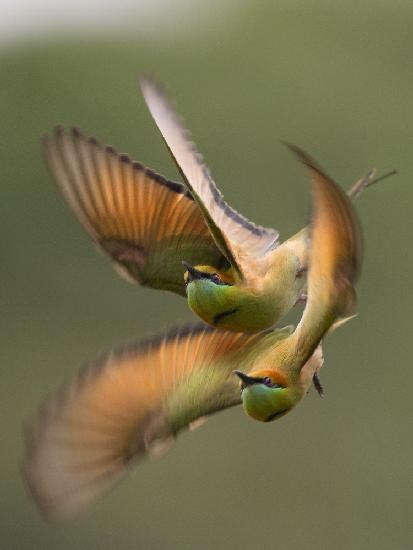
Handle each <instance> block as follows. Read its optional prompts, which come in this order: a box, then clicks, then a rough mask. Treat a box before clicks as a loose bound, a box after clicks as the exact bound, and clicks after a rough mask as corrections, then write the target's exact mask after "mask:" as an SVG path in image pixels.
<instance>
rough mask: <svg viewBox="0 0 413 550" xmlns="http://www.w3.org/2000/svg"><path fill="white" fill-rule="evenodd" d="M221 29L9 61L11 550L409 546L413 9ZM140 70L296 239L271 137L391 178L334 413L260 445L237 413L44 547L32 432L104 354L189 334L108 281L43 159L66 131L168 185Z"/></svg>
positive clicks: (5, 244) (372, 237) (300, 5)
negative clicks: (30, 452) (26, 436)
mask: <svg viewBox="0 0 413 550" xmlns="http://www.w3.org/2000/svg"><path fill="white" fill-rule="evenodd" d="M188 9H190V10H194V11H196V10H197V3H196V2H195V3H193V4H191V7H190V8H188ZM211 10H213V11H214V13H211V14H209V16H208V17H206V18H205V21H204V23H203V22H202V21H201V20H200V19H197V20H196V21H194V22H193V23H192V24H189V23H188V22H187V23H185V22H184V23H183V24H182V25H179V24H178V23H179V21H174V19H173V17H172V19H171V21H170V25H167V24H165V21H164V22H163V24H162V25H160V26H159V30H157V29H156V26H154V27H153V28H152V31H151V32H149V31H148V29H145V32H140V24H139V22H137V23H136V25H135V26H134V30H133V32H128V33H126V34H124V35H123V36H122V35H121V34H119V35H118V36H117V35H116V34H110V35H109V34H108V35H107V36H106V37H103V36H101V37H100V38H99V37H98V36H96V37H95V38H93V39H87V38H86V37H83V38H80V37H79V36H77V37H74V38H73V39H70V38H67V37H66V38H65V39H61V40H43V41H36V42H33V43H27V44H24V45H20V46H15V47H11V46H9V47H3V49H2V52H1V57H0V82H1V85H0V142H1V148H0V178H1V195H2V199H1V201H0V220H1V225H2V235H3V238H2V239H1V241H0V243H1V244H0V246H1V248H2V252H1V271H2V277H1V280H2V285H1V286H2V299H1V308H2V315H1V323H2V330H1V337H2V340H3V341H2V345H1V351H0V354H1V374H2V382H1V401H0V402H1V408H2V413H1V440H2V453H1V458H0V464H1V472H2V489H1V497H0V507H1V509H0V523H1V530H0V533H1V541H0V546H1V548H4V549H5V550H6V549H7V550H8V549H13V550H14V549H18V550H20V549H22V550H23V549H31V548H38V549H43V548H44V549H46V548H47V549H75V548H76V549H86V548H100V549H111V550H112V549H114V548H116V549H119V550H121V549H131V548H142V549H187V548H188V549H193V548H196V549H201V550H203V549H211V548H214V549H215V550H220V549H228V548H240V549H244V548H248V549H255V548H257V549H258V548H259V549H263V550H266V549H268V550H269V549H275V548H285V549H292V550H309V549H317V550H320V549H327V548H328V549H335V550H341V549H370V548H371V549H374V550H381V549H383V550H388V549H400V550H401V549H408V548H411V547H412V544H413V537H412V530H411V524H412V505H413V502H412V500H413V499H412V493H413V491H412V479H413V468H412V464H413V461H412V451H413V438H412V404H411V403H412V399H411V391H412V382H413V380H412V378H413V377H412V372H413V369H412V360H411V351H410V350H411V348H410V346H411V344H412V337H411V328H410V322H411V312H412V306H413V297H412V287H411V285H412V280H413V277H412V267H413V265H412V264H413V260H412V253H411V249H412V245H411V243H412V237H413V232H412V217H413V210H412V201H413V184H412V181H411V179H412V173H413V155H412V145H413V144H412V130H413V103H412V97H413V96H412V91H413V64H412V51H413V33H412V25H413V4H412V3H411V2H408V1H405V2H400V1H392V2H390V1H380V0H375V1H373V0H369V1H368V0H365V1H363V2H359V1H354V0H347V1H346V2H331V1H322V0H319V1H311V0H295V1H291V2H287V1H282V2H259V1H256V2H252V1H251V2H247V1H245V2H237V3H224V4H223V5H222V6H220V5H219V4H215V3H214V4H212V5H211ZM201 19H202V18H201ZM175 24H176V25H177V27H176V30H175V31H174V26H173V25H175ZM166 28H167V29H166ZM142 71H143V72H150V73H151V74H154V75H156V76H157V77H158V78H160V79H161V80H163V81H164V82H166V84H167V86H168V89H169V91H170V93H171V94H172V95H173V96H174V97H175V98H176V100H177V106H178V109H179V111H180V112H181V113H182V114H183V115H184V116H185V119H186V123H187V125H188V127H189V128H190V129H191V130H192V132H193V135H194V138H195V141H196V142H197V144H198V146H199V148H200V150H201V151H202V152H203V153H204V155H205V157H206V159H207V162H208V164H209V165H210V167H211V169H212V172H213V174H214V176H215V179H216V181H217V182H218V183H219V185H220V187H221V189H222V190H223V192H224V193H225V196H226V198H227V199H228V201H229V202H230V203H231V204H232V205H234V206H235V207H236V208H237V209H239V210H240V211H241V212H243V213H244V214H245V215H247V216H248V217H250V218H252V219H253V220H254V221H256V222H259V223H262V224H264V225H269V226H274V227H277V228H278V229H279V230H280V232H281V236H282V237H283V238H285V237H288V236H289V235H290V234H292V232H293V231H295V230H297V229H298V228H300V227H301V226H303V224H304V223H305V222H306V221H307V216H308V209H309V193H308V183H307V181H306V178H305V176H304V173H303V171H302V168H301V167H300V166H299V165H297V163H296V161H295V160H294V159H293V158H292V156H291V155H290V153H289V152H288V151H287V150H286V149H285V148H284V147H283V146H282V145H281V144H280V139H285V140H288V141H291V142H293V143H297V144H299V145H300V146H302V147H303V148H304V149H306V150H308V151H309V152H311V154H313V155H314V156H315V158H317V159H318V160H319V161H320V163H321V164H322V165H323V166H324V167H325V169H326V170H327V171H328V172H329V173H331V175H333V177H335V179H336V180H337V181H339V182H340V183H341V184H342V185H344V186H347V185H349V184H350V183H351V182H353V180H355V179H356V178H357V177H359V176H360V175H362V174H364V173H365V172H366V171H367V170H368V169H369V168H370V167H377V168H378V169H379V171H380V172H384V171H388V170H390V169H392V168H397V169H398V171H399V176H397V177H395V178H392V179H391V180H388V181H386V182H383V184H380V186H377V187H376V188H374V189H371V190H370V191H368V192H367V193H366V194H365V195H364V196H363V197H362V198H361V200H360V201H359V203H358V205H357V207H358V210H359V213H360V217H361V219H362V222H363V227H364V234H365V243H366V257H365V263H364V269H363V274H362V279H361V281H360V284H359V298H360V300H359V312H360V314H359V317H358V318H357V319H356V320H355V321H353V322H352V323H350V324H349V325H347V326H346V327H344V328H343V329H342V330H340V331H338V332H337V333H335V334H334V336H333V337H331V338H329V339H328V341H327V342H326V345H325V359H326V362H325V368H324V369H323V372H322V380H323V383H324V384H325V388H326V398H325V399H324V400H320V399H319V398H318V397H317V396H316V395H315V394H314V392H312V394H311V395H310V396H309V398H308V399H307V400H306V401H305V402H304V403H303V404H302V406H300V407H299V408H297V410H296V411H295V412H294V413H293V414H291V415H289V416H287V417H286V418H285V419H283V420H282V421H280V422H275V423H273V424H269V425H266V424H265V425H264V424H260V423H257V422H252V421H251V420H250V419H248V418H247V417H245V416H244V415H243V413H242V411H241V410H240V409H234V410H231V411H228V412H225V413H222V414H220V415H217V416H215V417H213V418H212V419H211V420H210V421H209V422H208V423H207V424H206V425H205V426H204V427H203V428H201V429H200V430H198V431H196V432H195V433H192V434H190V435H189V434H183V435H182V436H181V438H180V440H179V441H178V444H177V446H176V447H175V449H174V450H173V451H172V452H171V453H170V454H168V455H167V456H166V457H165V458H164V459H162V460H161V461H159V462H153V463H147V464H145V465H143V466H142V467H140V468H139V469H138V470H136V474H135V475H133V476H132V477H130V478H129V479H128V480H127V481H126V482H124V483H123V484H122V485H121V486H119V487H118V488H117V489H116V490H115V491H114V492H113V493H111V494H110V495H109V496H107V497H106V498H105V499H104V500H102V501H100V502H99V503H98V505H97V506H95V507H94V508H93V509H92V510H90V512H88V513H87V514H85V515H83V516H82V517H81V518H80V519H78V520H76V521H73V522H71V523H68V524H66V525H64V526H59V527H53V526H49V525H47V524H46V523H44V522H43V520H42V519H41V518H40V516H39V515H38V513H37V510H36V509H35V507H34V505H33V503H32V501H31V500H30V498H29V497H28V496H27V495H26V492H25V489H24V486H23V483H22V481H21V479H20V474H19V467H20V466H19V465H20V462H21V458H22V452H23V446H22V435H21V434H22V423H23V421H24V419H25V418H27V417H28V416H30V414H32V413H33V411H34V410H35V409H36V407H37V406H38V404H39V403H40V402H41V401H42V400H43V398H44V396H45V395H46V394H47V393H48V392H49V391H51V390H53V389H54V388H56V387H57V386H58V384H59V383H60V382H61V381H62V380H63V379H64V378H66V377H68V376H69V375H70V374H71V373H72V372H73V371H74V369H75V368H77V367H78V366H79V365H80V364H82V363H83V362H84V361H85V360H87V359H90V358H93V357H94V356H95V355H97V354H98V353H99V352H100V351H103V350H106V349H109V348H110V347H111V346H112V345H113V344H115V343H117V342H119V341H124V340H127V339H129V338H135V337H141V336H144V335H149V334H152V333H153V332H154V331H158V330H161V329H163V328H164V327H167V326H169V325H170V324H171V323H173V322H176V321H177V320H178V321H180V320H182V321H184V320H189V319H193V316H192V315H191V313H190V312H189V311H188V309H187V307H186V304H185V302H184V300H182V299H181V298H179V297H176V296H173V295H165V294H161V293H157V292H156V291H151V290H145V289H136V288H134V287H132V286H128V285H127V284H126V283H124V282H123V281H122V280H121V279H119V278H118V277H117V276H116V274H114V272H113V271H112V270H111V267H110V265H109V262H108V261H107V260H106V259H105V258H103V257H102V256H100V255H98V254H97V253H95V251H94V249H93V247H92V246H91V243H90V241H89V239H88V237H87V236H86V234H85V232H84V231H83V230H82V229H81V227H80V225H79V224H78V223H77V221H76V220H75V219H74V217H73V216H72V214H71V213H70V212H69V209H68V208H67V206H66V205H65V204H64V202H63V200H62V199H61V197H60V196H59V195H58V193H57V191H56V189H55V187H54V184H53V183H52V181H51V179H50V177H49V175H48V172H47V170H46V167H45V163H44V161H43V159H42V156H41V153H40V147H39V140H40V138H41V136H42V135H43V134H45V133H46V132H49V131H50V130H51V128H52V127H53V126H55V125H56V124H63V125H78V126H79V127H80V128H82V129H83V130H84V131H85V132H86V133H89V134H92V135H95V136H96V137H98V138H99V139H101V140H103V141H105V142H108V143H111V144H112V145H114V146H115V147H116V148H117V149H120V150H122V151H125V152H128V153H130V155H131V156H132V157H133V158H136V159H139V160H141V161H142V162H144V163H146V164H147V165H149V166H151V167H153V168H155V169H156V170H158V171H159V172H161V173H163V174H165V175H167V176H170V177H173V178H176V177H177V174H176V171H175V168H174V166H173V164H172V162H171V160H170V159H169V157H168V153H167V151H166V150H165V147H164V146H163V143H162V141H161V139H160V137H159V135H158V134H157V131H156V129H155V127H154V124H153V123H152V122H151V120H150V118H149V116H148V113H147V111H146V109H145V107H144V103H143V100H142V98H141V97H140V94H139V92H138V89H137V85H136V76H137V74H138V73H140V72H142Z"/></svg>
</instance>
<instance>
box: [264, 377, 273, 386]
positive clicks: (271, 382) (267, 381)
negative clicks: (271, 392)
mask: <svg viewBox="0 0 413 550" xmlns="http://www.w3.org/2000/svg"><path fill="white" fill-rule="evenodd" d="M263 383H264V384H265V385H266V386H268V387H269V388H272V387H273V386H274V383H273V381H272V380H271V378H270V377H269V376H267V377H265V378H264V380H263Z"/></svg>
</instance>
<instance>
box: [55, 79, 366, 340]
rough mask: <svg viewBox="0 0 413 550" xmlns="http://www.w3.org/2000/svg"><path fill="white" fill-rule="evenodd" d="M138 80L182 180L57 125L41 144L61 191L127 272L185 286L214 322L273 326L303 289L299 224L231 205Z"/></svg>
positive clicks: (160, 102)
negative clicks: (249, 214)
mask: <svg viewBox="0 0 413 550" xmlns="http://www.w3.org/2000/svg"><path fill="white" fill-rule="evenodd" d="M141 85H142V91H143V94H144V97H145V99H146V102H147V104H148V107H149V109H150V112H151V113H152V115H153V117H154V119H155V122H156V123H157V125H158V126H159V129H160V130H161V133H162V135H163V137H164V139H165V142H166V144H167V146H168V148H169V150H170V152H171V154H172V156H173V158H174V159H175V161H176V163H177V165H178V168H179V170H180V172H181V174H182V176H183V180H184V182H185V185H182V184H180V183H175V182H171V181H169V180H167V179H166V178H164V177H163V176H160V175H159V174H156V173H155V172H153V171H152V170H150V169H148V168H145V167H144V166H143V165H141V164H140V163H138V162H132V161H131V160H130V159H129V157H128V156H126V155H121V154H118V153H117V152H115V151H114V149H113V148H111V147H104V146H102V145H100V143H98V142H97V141H96V140H95V139H93V138H90V139H88V138H86V137H84V136H83V135H82V134H81V133H80V131H78V130H76V129H74V130H72V131H70V132H65V131H64V130H62V129H57V131H56V132H55V133H54V135H53V136H52V137H49V138H46V139H45V151H46V156H47V159H48V162H49V164H50V166H51V168H52V171H53V174H54V176H55V178H56V180H57V182H58V184H59V187H60V189H61V190H62V192H63V195H64V196H65V197H66V199H67V201H68V202H69V204H70V205H71V207H72V209H73V211H74V212H75V214H76V216H77V217H78V218H79V220H80V221H81V223H82V224H83V225H84V227H85V228H86V230H87V231H88V232H89V234H90V235H91V236H92V238H93V239H94V241H95V242H96V243H97V244H98V246H99V247H100V248H101V249H103V250H104V251H105V252H106V253H108V254H109V256H110V257H111V258H112V260H113V261H114V265H115V267H116V268H117V270H118V271H120V272H121V273H122V274H123V275H125V276H126V277H127V278H128V279H129V280H130V281H132V282H135V283H136V282H137V283H139V284H142V285H146V286H149V287H152V288H156V289H164V290H170V291H173V292H176V293H178V294H181V295H183V296H185V295H187V297H188V303H189V306H190V308H191V309H192V310H193V311H194V312H195V313H196V314H198V315H199V316H200V317H201V318H202V319H203V320H204V321H206V322H207V323H209V324H211V325H213V326H215V327H216V326H218V327H220V328H225V329H227V330H234V331H246V332H258V331H261V330H263V329H267V328H269V327H271V326H273V325H274V324H275V323H276V322H277V321H278V320H279V319H280V318H282V317H283V316H284V315H285V314H286V313H287V312H288V311H289V310H290V308H291V307H292V306H294V305H295V304H296V303H297V301H299V299H300V297H302V296H303V292H304V290H305V285H306V269H307V243H308V232H307V230H302V231H300V232H299V233H298V234H296V235H295V236H293V237H292V238H290V239H288V240H287V241H285V242H284V243H282V244H280V243H279V242H278V233H277V231H275V230H274V229H267V228H263V227H260V226H257V225H255V224H254V223H252V222H250V221H248V220H247V219H246V218H244V217H243V216H241V215H240V214H239V213H238V212H236V211H235V210H233V209H232V208H231V207H230V206H229V205H228V204H227V203H226V202H225V201H224V200H223V197H222V195H221V193H220V192H219V190H218V189H217V187H216V185H215V183H214V182H213V180H212V179H211V177H210V175H209V171H208V169H207V168H206V166H205V165H204V163H203V161H202V158H201V157H200V155H199V154H198V153H197V152H196V150H195V147H194V145H193V144H192V143H191V142H190V140H189V138H188V134H187V132H186V131H185V130H184V129H183V126H182V125H181V124H180V123H179V121H178V119H177V117H176V115H175V113H174V111H173V110H172V108H171V106H170V104H169V103H168V101H167V99H166V98H165V96H164V95H163V94H162V93H161V91H160V90H159V88H158V87H156V86H155V85H154V84H153V83H152V82H151V81H149V80H143V81H142V82H141ZM372 176H373V172H370V173H369V174H368V175H367V176H366V177H365V178H362V179H361V180H360V181H359V182H358V183H357V184H355V185H354V186H353V187H352V188H351V190H350V192H349V194H350V196H355V195H356V194H359V193H360V191H361V190H362V189H363V188H365V187H366V186H367V185H369V184H370V183H371V182H372ZM183 264H184V265H185V268H186V270H187V271H186V274H185V276H184V272H185V268H184V266H183Z"/></svg>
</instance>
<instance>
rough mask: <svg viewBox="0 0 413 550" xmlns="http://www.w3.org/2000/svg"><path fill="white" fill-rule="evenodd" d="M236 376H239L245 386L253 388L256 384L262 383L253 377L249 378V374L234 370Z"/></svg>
mask: <svg viewBox="0 0 413 550" xmlns="http://www.w3.org/2000/svg"><path fill="white" fill-rule="evenodd" d="M233 373H234V374H236V375H237V376H238V378H239V379H240V380H241V382H242V383H243V385H244V386H252V385H253V384H256V383H257V382H260V380H258V379H257V378H253V377H252V376H248V374H245V372H242V371H240V370H234V371H233Z"/></svg>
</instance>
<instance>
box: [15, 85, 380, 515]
mask: <svg viewBox="0 0 413 550" xmlns="http://www.w3.org/2000/svg"><path fill="white" fill-rule="evenodd" d="M141 89H142V92H143V95H144V98H145V101H146V103H147V105H148V107H149V110H150V112H151V114H152V117H153V118H154V120H155V123H156V124H157V126H158V128H159V130H160V132H161V134H162V136H163V138H164V140H165V143H166V145H167V147H168V149H169V151H170V153H171V155H172V157H173V159H174V160H175V162H176V164H177V166H178V168H179V171H180V173H181V175H182V178H183V181H184V184H180V183H175V182H172V181H169V180H167V179H166V178H164V177H163V176H160V175H159V174H157V173H155V172H153V171H152V170H150V169H148V168H146V167H144V166H143V165H142V164H140V163H138V162H132V161H131V160H130V159H129V157H128V156H126V155H120V154H118V153H117V152H116V151H115V150H114V149H112V148H111V147H104V146H102V145H101V144H100V143H98V142H97V141H96V140H95V139H93V138H89V139H88V138H86V137H84V136H83V135H82V134H81V133H80V131H78V130H76V129H73V130H72V131H69V132H65V131H64V130H62V129H57V130H56V132H55V133H54V135H53V136H52V137H48V138H46V139H45V142H44V147H45V151H46V157H47V160H48V163H49V165H50V167H51V169H52V172H53V174H54V177H55V179H56V181H57V183H58V185H59V187H60V189H61V191H62V193H63V195H64V196H65V198H66V200H67V201H68V203H69V204H70V206H71V208H72V210H73V211H74V213H75V214H76V216H77V217H78V219H79V220H80V222H81V223H82V224H83V226H84V227H85V228H86V230H87V231H88V232H89V234H90V235H91V237H92V238H93V240H94V242H95V243H96V244H97V245H98V246H99V247H100V248H101V249H103V250H104V251H105V252H106V253H107V254H108V255H109V256H110V257H111V258H112V260H113V262H114V265H115V267H116V268H117V269H118V270H119V271H120V272H121V273H122V274H123V275H125V276H126V277H127V278H128V279H129V280H131V281H133V282H136V283H139V284H142V285H146V286H149V287H152V288H156V289H163V290H170V291H173V292H176V293H178V294H181V295H183V296H185V295H186V296H187V298H188V303H189V306H190V308H191V309H192V310H193V311H194V312H195V313H197V314H198V315H199V316H200V317H201V318H202V319H203V320H204V321H206V322H207V323H208V324H209V325H212V326H207V325H205V324H196V325H190V326H186V327H183V328H182V327H181V328H178V329H176V330H172V331H170V332H168V333H166V334H163V335H161V336H160V337H157V338H155V339H149V340H147V341H143V342H137V343H136V342H133V343H130V344H127V345H124V346H120V347H118V348H115V349H114V350H112V351H111V352H110V353H109V354H106V355H104V356H102V357H100V358H99V359H98V360H97V361H95V362H94V363H92V364H90V365H87V366H86V367H84V368H83V369H82V370H81V371H80V372H79V373H78V374H77V375H76V377H75V379H74V380H73V381H72V382H70V383H68V384H67V385H65V386H64V387H63V388H62V389H61V390H60V391H59V392H58V393H57V394H56V395H55V396H53V397H51V398H50V399H49V400H48V401H46V403H45V404H44V405H43V407H42V408H41V410H40V412H39V414H38V415H37V417H36V419H35V420H34V421H33V422H32V423H31V424H30V426H29V427H28V429H27V439H26V441H27V452H26V458H25V464H24V475H25V478H26V480H27V483H28V486H29V488H30V490H31V492H32V494H33V496H34V498H35V500H36V502H37V504H38V505H39V507H40V508H41V510H42V511H43V513H44V514H45V515H46V517H48V518H49V519H55V520H57V519H64V518H66V517H68V516H71V515H74V514H76V513H77V512H78V511H79V510H80V509H82V508H83V507H84V506H86V505H87V504H89V503H90V502H91V501H93V500H94V499H95V498H96V497H98V496H99V495H100V494H101V493H103V492H104V491H106V490H107V489H109V488H110V487H111V486H112V485H113V484H114V483H115V482H116V481H118V480H119V479H121V478H122V477H123V476H124V475H125V474H126V473H127V472H128V471H129V470H130V468H131V467H132V466H134V465H135V464H136V462H137V461H139V460H141V459H142V458H143V457H145V456H148V455H151V456H153V455H159V453H160V452H162V451H163V450H165V449H167V448H169V446H170V445H171V444H172V443H173V442H174V440H175V438H176V436H177V434H178V433H179V432H180V431H181V430H182V429H184V428H187V427H190V428H191V427H195V426H196V425H198V424H200V423H201V421H203V420H204V419H205V418H206V417H207V416H209V415H210V414H213V413H215V412H217V411H220V410H222V409H225V408H228V407H231V406H233V405H237V404H239V403H241V402H242V404H243V407H244V410H245V412H246V413H247V414H248V415H250V416H251V417H253V418H255V419H257V420H261V421H265V422H268V421H271V420H274V419H276V418H279V417H281V416H283V415H285V414H286V413H288V412H289V411H290V410H291V409H292V408H293V407H295V405H296V404H297V403H298V402H299V401H300V400H301V399H302V398H303V397H304V396H305V394H306V393H307V392H308V391H309V389H310V386H311V385H312V383H313V382H314V384H315V385H316V388H317V389H318V390H319V391H320V392H321V385H320V382H319V379H318V375H317V373H318V371H319V369H320V368H321V366H322V364H323V357H322V351H321V341H322V339H323V337H324V335H325V334H326V333H327V332H328V331H329V330H331V329H332V328H333V327H334V326H335V325H336V324H338V323H339V322H340V320H341V319H345V318H346V317H348V316H349V315H352V313H353V311H354V307H355V290H354V284H355V281H356V277H357V274H358V271H359V267H360V263H361V257H362V251H361V239H360V229H359V225H358V222H357V218H356V215H355V213H354V209H353V206H352V204H351V201H350V198H354V197H355V196H356V195H357V194H359V192H360V191H361V190H362V189H363V188H365V187H367V186H368V185H369V184H371V183H372V177H373V173H372V172H370V173H369V174H368V175H367V176H366V177H365V178H362V179H361V180H360V181H359V182H357V183H356V184H355V185H354V186H353V187H352V189H351V190H350V192H349V193H348V195H346V194H345V193H344V192H343V191H342V190H341V189H340V187H338V186H337V185H336V184H335V183H334V182H333V180H332V179H331V178H329V177H328V176H327V175H326V174H325V173H324V172H323V171H322V170H321V169H320V168H319V167H318V166H317V165H316V163H315V162H314V161H313V160H312V159H311V158H310V157H309V156H308V155H306V154H305V153H303V152H302V151H300V150H299V149H298V148H295V147H293V148H292V149H293V151H294V152H295V153H296V154H297V155H298V157H299V159H300V160H301V161H302V162H303V163H304V165H305V166H306V168H307V170H308V172H309V175H310V179H311V187H312V197H313V198H312V217H311V222H310V225H309V227H307V228H305V229H303V230H302V231H300V232H299V233H298V234H297V235H295V236H293V237H292V238H290V239H288V240H287V241H285V242H284V243H282V244H280V243H279V242H278V233H277V231H275V230H273V229H267V228H264V227H261V226H257V225H255V224H254V223H252V222H250V221H248V220H247V219H246V218H244V217H243V216H242V215H241V214H239V213H238V212H236V211H235V210H234V209H232V208H231V207H230V206H229V205H228V204H227V203H226V202H225V201H224V199H223V197H222V195H221V193H220V192H219V190H218V189H217V187H216V185H215V183H214V181H213V180H212V178H211V176H210V174H209V171H208V169H207V168H206V166H205V164H204V163H203V160H202V158H201V157H200V155H199V153H198V152H197V151H196V149H195V147H194V145H193V143H192V142H191V141H190V139H189V137H188V133H187V132H186V130H185V129H184V127H183V125H182V123H181V122H180V120H179V119H178V117H177V115H176V114H175V112H174V110H173V108H172V107H171V105H170V103H169V101H168V100H167V98H166V97H165V95H164V94H163V92H162V91H161V90H160V89H159V87H157V86H156V85H155V84H154V83H153V82H152V81H150V80H148V79H144V80H142V81H141ZM300 300H301V301H306V306H305V309H304V313H303V315H302V318H301V321H300V323H299V324H298V326H297V327H296V328H295V329H294V328H293V327H286V328H282V329H273V328H271V327H272V326H273V325H274V324H275V323H276V322H277V321H278V320H279V319H281V318H282V317H283V315H285V314H286V313H287V312H288V311H289V310H290V309H291V307H292V306H294V305H295V304H296V303H297V302H298V301H300Z"/></svg>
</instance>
